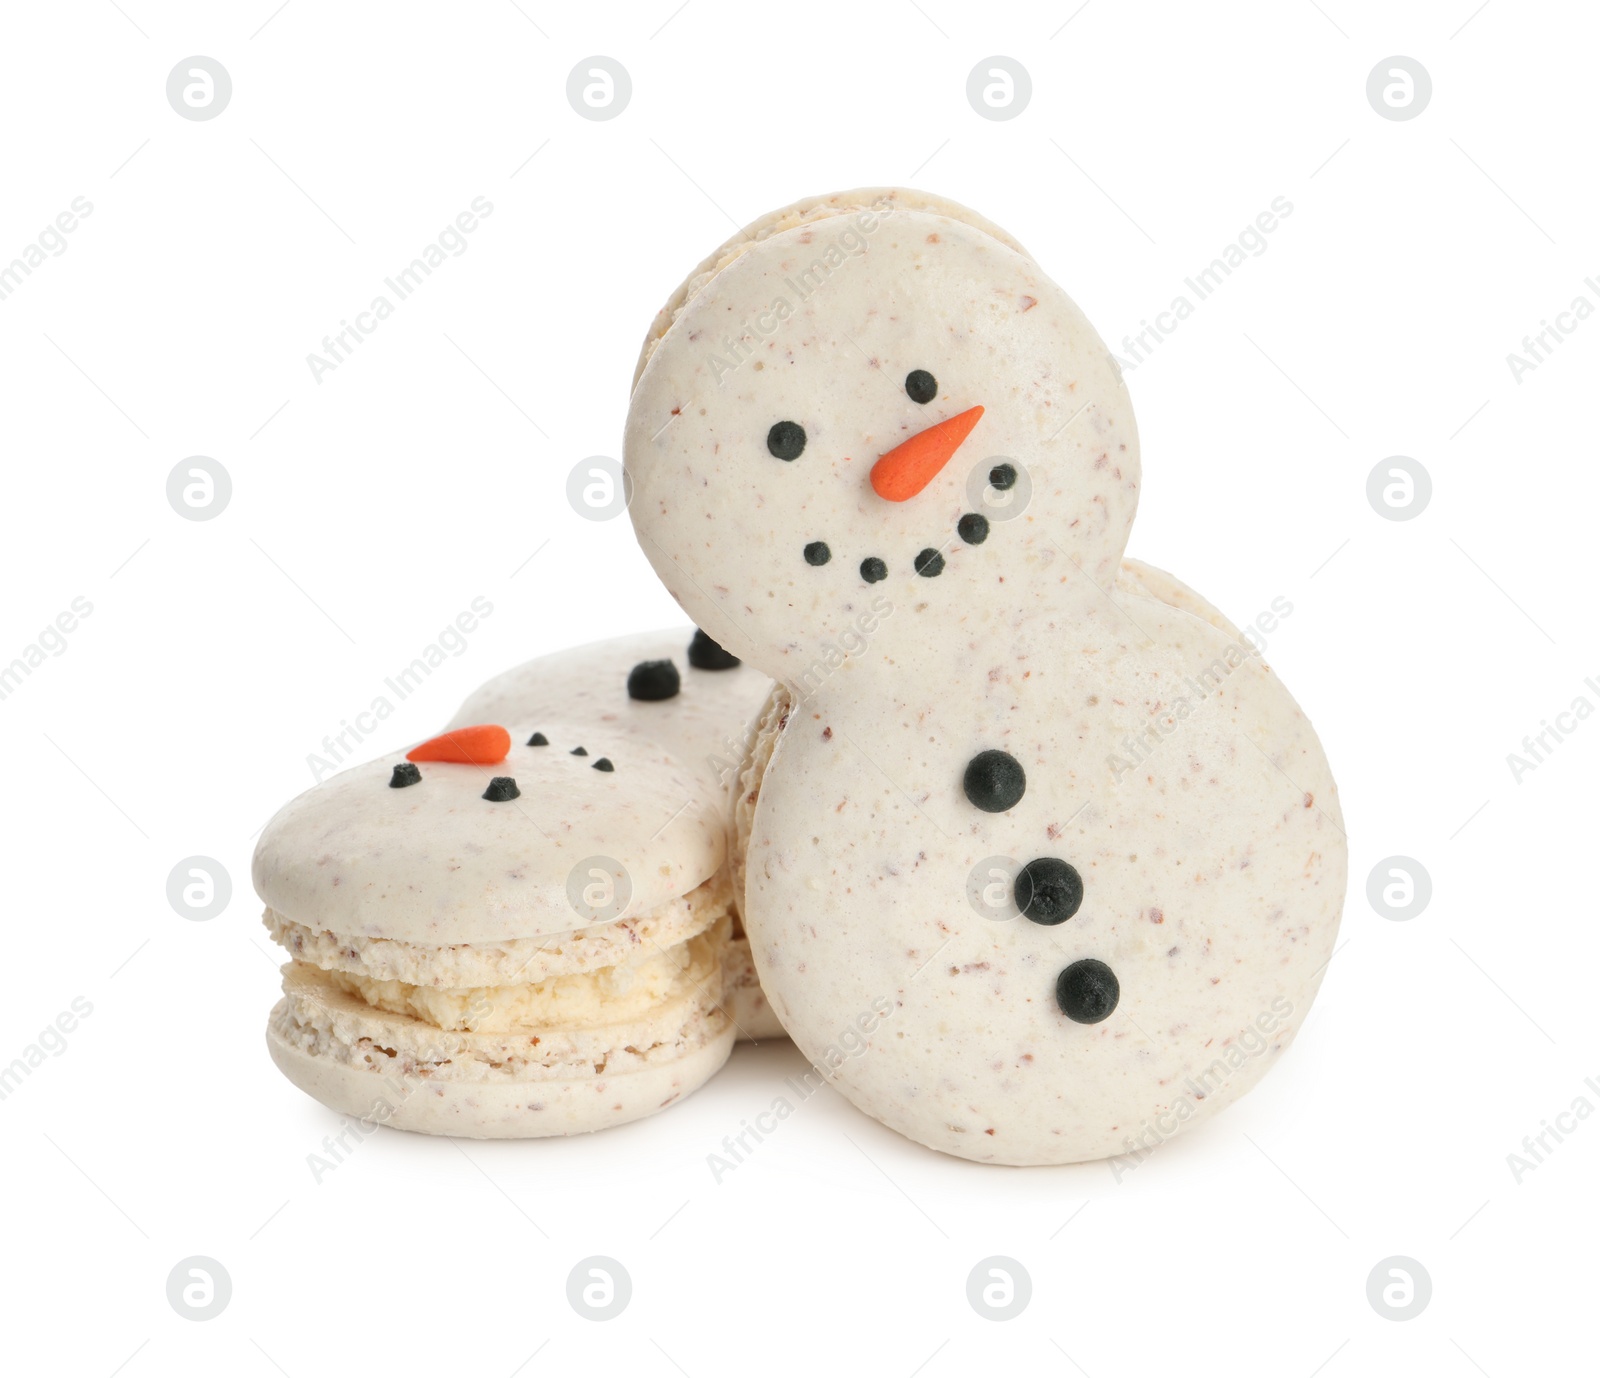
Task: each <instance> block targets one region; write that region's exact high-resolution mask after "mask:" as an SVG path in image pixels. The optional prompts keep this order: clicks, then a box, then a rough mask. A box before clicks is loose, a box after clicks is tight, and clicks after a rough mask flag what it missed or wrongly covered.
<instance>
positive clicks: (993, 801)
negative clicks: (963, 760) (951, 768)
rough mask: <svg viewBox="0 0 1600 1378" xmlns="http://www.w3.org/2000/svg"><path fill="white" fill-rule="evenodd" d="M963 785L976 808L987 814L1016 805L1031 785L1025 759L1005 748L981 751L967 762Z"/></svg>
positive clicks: (1000, 811)
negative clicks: (1019, 758)
mask: <svg viewBox="0 0 1600 1378" xmlns="http://www.w3.org/2000/svg"><path fill="white" fill-rule="evenodd" d="M961 788H962V789H963V790H964V791H965V792H966V796H967V799H968V800H969V801H970V802H971V803H972V805H973V807H975V808H980V809H982V810H983V811H984V812H985V813H1004V812H1005V811H1006V810H1007V809H1009V808H1014V807H1015V806H1016V805H1017V803H1018V802H1019V801H1020V800H1021V799H1022V795H1023V792H1024V791H1025V790H1026V789H1027V788H1028V777H1027V774H1026V772H1025V771H1024V770H1023V769H1022V762H1021V761H1019V760H1017V758H1016V757H1015V756H1013V755H1011V754H1010V752H1006V751H980V752H979V753H978V754H977V755H976V756H974V757H973V758H972V759H971V760H970V761H968V762H967V770H966V774H965V775H963V776H962V778H961Z"/></svg>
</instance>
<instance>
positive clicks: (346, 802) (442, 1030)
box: [254, 632, 771, 1138]
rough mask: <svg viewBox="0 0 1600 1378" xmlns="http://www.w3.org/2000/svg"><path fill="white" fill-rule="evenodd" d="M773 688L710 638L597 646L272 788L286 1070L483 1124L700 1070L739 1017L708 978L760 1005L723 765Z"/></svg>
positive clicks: (305, 1085)
mask: <svg viewBox="0 0 1600 1378" xmlns="http://www.w3.org/2000/svg"><path fill="white" fill-rule="evenodd" d="M686 647H687V648H688V649H687V654H686ZM680 659H681V660H683V661H684V662H685V665H686V668H685V669H684V670H682V671H680V670H679V668H678V663H677V661H678V660H680ZM766 687H767V682H766V681H765V680H764V679H763V678H762V677H761V676H759V675H756V674H755V673H754V672H753V671H749V670H746V669H743V668H741V667H740V666H739V664H738V662H737V661H736V660H734V659H733V658H732V657H731V656H727V655H726V654H725V653H723V652H722V651H721V650H720V648H718V647H716V646H715V643H712V642H710V641H709V639H707V638H705V637H704V636H703V635H700V636H696V637H695V638H694V640H693V641H692V643H691V642H690V639H689V635H688V633H687V632H669V633H658V634H649V635H645V636H636V637H627V638H623V639H621V640H618V641H611V642H606V643H602V644H600V645H597V646H593V647H588V648H584V649H582V650H579V651H574V652H568V653H565V654H562V655H558V656H550V657H545V658H543V659H541V660H536V661H533V662H531V663H530V664H528V665H525V666H523V667H521V668H520V669H518V670H515V671H512V672H510V673H509V674H508V675H505V676H502V677H501V678H500V679H499V680H496V681H494V682H492V683H491V684H490V685H488V686H486V687H485V688H484V689H483V690H481V691H480V692H479V693H478V694H476V695H474V696H473V699H472V700H471V701H470V702H469V704H468V705H467V706H466V708H464V710H463V715H458V719H457V723H456V724H455V725H453V726H452V727H451V728H450V729H448V730H447V731H446V732H445V733H443V734H441V736H439V737H437V738H434V739H433V740H431V741H429V742H425V743H422V744H421V745H419V746H417V747H413V748H412V749H411V750H410V751H408V752H404V753H400V752H396V753H392V754H390V755H387V756H384V757H381V758H379V759H378V760H376V761H372V762H369V763H367V764H366V765H362V766H357V767H355V768H353V769H351V770H347V771H345V772H343V773H341V774H340V775H337V776H335V777H333V778H332V779H329V780H327V781H324V782H323V783H322V784H320V785H318V786H317V787H315V788H314V789H311V790H309V791H307V792H306V793H305V794H303V795H301V796H300V797H299V798H298V799H296V800H294V801H292V802H291V803H290V804H288V805H287V806H286V807H285V808H283V809H282V810H281V811H280V812H279V813H278V814H277V815H276V816H275V817H274V818H273V819H272V820H271V822H269V823H268V824H267V826H266V828H265V830H264V831H263V833H262V835H261V839H260V842H259V845H258V847H257V849H256V855H255V863H254V879H255V885H256V889H257V891H258V892H259V894H260V895H261V897H262V899H263V900H264V901H265V903H266V905H267V910H266V915H265V923H266V925H267V928H268V929H269V931H270V932H271V933H272V935H273V937H274V938H275V939H277V941H279V942H280V943H281V944H283V946H284V947H285V948H286V949H287V950H288V952H289V954H290V956H291V958H292V960H291V961H290V963H289V964H288V965H287V966H286V967H285V968H284V997H283V999H282V1000H281V1001H280V1002H279V1003H278V1005H277V1007H276V1008H275V1009H274V1010H273V1012H272V1015H271V1018H270V1021H269V1026H268V1036H267V1037H268V1044H269V1047H270V1049H271V1053H272V1056H273V1059H274V1061H275V1062H276V1063H277V1064H278V1066H279V1068H280V1069H281V1070H282V1071H283V1072H284V1073H285V1075H287V1076H288V1077H289V1079H290V1080H291V1081H293V1082H294V1083H295V1084H296V1085H298V1086H300V1087H301V1088H302V1089H303V1090H305V1091H307V1092H308V1093H309V1094H311V1095H312V1096H314V1097H316V1098H317V1099H318V1100H320V1101H322V1102H323V1103H324V1104H327V1105H329V1106H331V1107H333V1108H334V1109H337V1110H340V1111H342V1112H344V1113H347V1114H352V1115H356V1116H360V1117H363V1118H367V1119H370V1120H375V1121H379V1122H383V1123H387V1124H390V1125H393V1126H395V1127H398V1128H403V1129H415V1130H421V1131H424V1132H430V1133H442V1134H454V1135H463V1136H467V1137H478V1138H510V1137H538V1136H543V1135H551V1134H569V1133H577V1132H582V1131H586V1130H591V1129H598V1128H602V1127H604V1126H606V1125H611V1124H620V1123H624V1122H626V1121H628V1120H633V1119H637V1118H639V1117H641V1116H643V1115H648V1114H651V1113H653V1112H654V1111H656V1110H658V1109H661V1108H662V1107H664V1106H666V1105H670V1104H672V1103H673V1102H674V1101H676V1100H677V1099H679V1098H680V1097H681V1096H683V1095H685V1094H687V1093H688V1092H690V1091H692V1090H694V1089H695V1088H696V1087H698V1086H699V1085H700V1084H701V1083H702V1082H704V1081H705V1079H706V1078H707V1077H709V1076H710V1075H711V1074H712V1073H713V1072H715V1071H716V1070H717V1068H718V1067H720V1066H721V1065H722V1063H723V1061H724V1060H725V1059H726V1058H727V1055H728V1051H729V1048H730V1047H731V1045H732V1042H733V1040H734V1038H735V1036H736V1033H737V1032H738V1029H737V1025H738V1023H740V1022H743V1021H741V1020H740V1019H739V1010H738V1009H737V1008H731V1006H730V1001H729V999H728V995H727V992H725V982H731V985H732V989H733V991H734V992H743V994H742V996H741V999H742V1003H743V1007H744V1010H745V1012H746V1013H747V1014H748V1015H749V1016H750V1018H751V1020H752V1022H756V1023H762V1020H761V1018H760V1016H761V1015H762V1013H763V1011H761V1009H760V1008H759V1005H758V1003H757V1002H758V999H759V997H758V995H757V996H756V997H754V998H752V996H751V991H750V988H754V989H755V990H756V991H757V992H758V990H759V988H758V987H754V980H753V976H751V975H749V974H748V973H749V954H748V948H747V947H746V948H744V949H743V950H742V951H739V952H737V953H736V954H735V960H734V961H733V962H732V963H731V964H730V967H731V969H728V970H725V958H726V956H727V954H728V950H729V944H730V941H731V938H732V929H733V925H734V923H735V921H736V919H735V910H734V904H733V891H732V887H731V884H730V881H729V876H728V868H727V845H726V839H727V806H726V784H727V781H728V779H729V778H730V776H731V773H732V771H733V769H734V767H735V764H736V762H735V757H734V751H735V750H736V747H735V746H734V745H733V744H734V743H736V742H737V738H738V734H739V733H740V731H741V730H742V726H743V724H744V722H745V720H746V719H747V718H748V717H749V715H750V714H751V713H752V712H753V711H754V709H755V707H756V706H757V705H759V703H760V700H761V697H762V695H763V693H764V692H765V689H766ZM741 981H743V982H745V983H747V984H746V985H741ZM766 1018H767V1020H769V1021H770V1015H768V1016H766ZM762 1027H763V1029H766V1028H770V1027H771V1024H770V1022H768V1023H763V1024H762ZM751 1032H755V1031H754V1030H752V1031H751Z"/></svg>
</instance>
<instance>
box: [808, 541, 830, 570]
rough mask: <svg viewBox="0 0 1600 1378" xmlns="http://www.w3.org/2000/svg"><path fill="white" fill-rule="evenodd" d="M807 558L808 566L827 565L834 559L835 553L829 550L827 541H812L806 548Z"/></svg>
mask: <svg viewBox="0 0 1600 1378" xmlns="http://www.w3.org/2000/svg"><path fill="white" fill-rule="evenodd" d="M805 557H806V563H807V564H808V565H825V564H827V563H828V561H829V560H831V559H833V552H832V551H831V550H829V549H828V543H827V542H826V541H812V542H811V544H810V545H808V546H807V547H806V548H805Z"/></svg>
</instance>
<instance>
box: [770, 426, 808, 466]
mask: <svg viewBox="0 0 1600 1378" xmlns="http://www.w3.org/2000/svg"><path fill="white" fill-rule="evenodd" d="M805 447H806V433H805V431H804V429H802V428H801V427H799V426H797V425H795V423H794V422H793V421H780V422H778V424H777V425H775V426H774V427H773V428H772V429H771V430H770V431H768V432H767V449H768V450H769V451H770V452H771V454H772V457H773V458H774V459H799V458H800V452H801V451H802V450H803V449H805Z"/></svg>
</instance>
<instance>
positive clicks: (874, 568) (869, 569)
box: [861, 555, 889, 584]
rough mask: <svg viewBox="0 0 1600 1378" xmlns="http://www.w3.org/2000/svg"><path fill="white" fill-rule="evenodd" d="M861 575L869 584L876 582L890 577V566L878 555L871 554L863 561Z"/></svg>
mask: <svg viewBox="0 0 1600 1378" xmlns="http://www.w3.org/2000/svg"><path fill="white" fill-rule="evenodd" d="M861 577H862V578H863V579H865V580H866V581H867V582H868V583H869V584H876V583H878V582H879V581H880V580H882V579H887V578H888V577H889V566H888V565H886V564H884V562H883V561H882V560H880V559H879V558H878V557H877V556H876V555H869V556H867V558H866V559H865V560H863V561H862V562H861Z"/></svg>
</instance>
